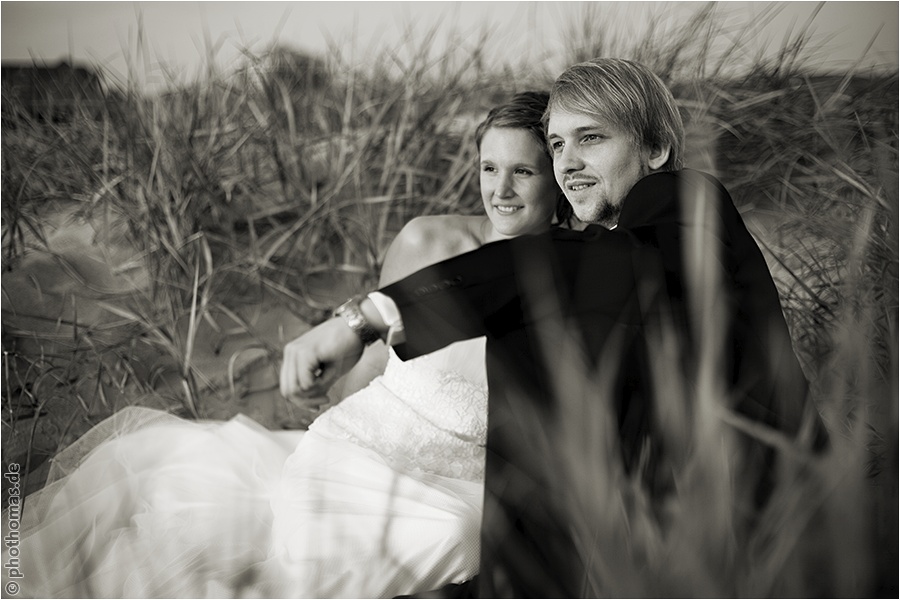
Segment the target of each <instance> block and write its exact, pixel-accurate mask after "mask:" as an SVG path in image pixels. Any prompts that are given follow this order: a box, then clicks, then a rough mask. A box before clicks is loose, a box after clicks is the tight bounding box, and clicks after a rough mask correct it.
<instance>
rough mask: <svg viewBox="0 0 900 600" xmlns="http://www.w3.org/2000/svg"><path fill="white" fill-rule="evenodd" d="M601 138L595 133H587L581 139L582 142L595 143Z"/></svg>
mask: <svg viewBox="0 0 900 600" xmlns="http://www.w3.org/2000/svg"><path fill="white" fill-rule="evenodd" d="M602 137H603V136H601V135H599V134H596V133H589V134H587V135H585V136H584V137H583V138H582V140H583V141H585V142H596V141H598V140H600V139H602Z"/></svg>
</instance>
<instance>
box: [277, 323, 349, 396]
mask: <svg viewBox="0 0 900 600" xmlns="http://www.w3.org/2000/svg"><path fill="white" fill-rule="evenodd" d="M362 351H363V344H362V341H361V340H360V339H359V336H358V335H357V334H356V333H355V332H354V331H353V330H352V329H350V328H349V327H348V326H347V324H346V323H345V322H344V320H343V319H342V318H340V317H335V318H332V319H329V320H328V321H325V322H324V323H322V324H320V325H318V326H316V327H314V328H312V329H310V330H309V331H307V332H306V333H305V334H303V335H301V336H300V337H298V338H297V339H295V340H294V341H292V342H290V343H288V344H287V345H286V346H285V347H284V362H283V364H282V365H281V380H280V385H281V395H282V396H284V397H285V398H286V399H287V400H290V401H291V402H294V403H296V404H301V405H310V406H317V405H319V404H321V403H322V397H323V396H325V393H326V392H327V391H328V389H329V388H330V387H331V386H332V385H334V383H335V381H337V379H338V378H339V377H340V376H341V375H343V374H344V373H346V372H347V371H349V370H350V368H351V367H352V366H353V365H354V364H356V362H357V361H358V360H359V357H360V356H361V355H362Z"/></svg>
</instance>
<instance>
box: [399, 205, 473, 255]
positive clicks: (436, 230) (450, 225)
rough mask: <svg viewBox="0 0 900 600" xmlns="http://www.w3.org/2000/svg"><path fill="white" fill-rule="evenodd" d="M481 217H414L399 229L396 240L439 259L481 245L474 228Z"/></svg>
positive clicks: (404, 245)
mask: <svg viewBox="0 0 900 600" xmlns="http://www.w3.org/2000/svg"><path fill="white" fill-rule="evenodd" d="M483 220H484V219H483V218H482V217H474V216H463V215H430V216H425V217H416V218H414V219H413V220H411V221H410V222H409V223H407V224H406V225H405V226H404V227H403V229H401V230H400V233H399V234H397V241H398V242H399V243H400V244H401V245H402V246H403V248H404V249H406V250H407V251H412V252H420V253H422V254H423V255H425V256H428V257H434V258H436V259H437V260H443V259H445V258H449V257H450V256H455V255H457V254H461V253H462V252H467V251H469V250H474V249H475V248H477V247H478V246H479V245H481V241H480V240H479V238H478V228H479V226H480V225H481V223H482V222H483Z"/></svg>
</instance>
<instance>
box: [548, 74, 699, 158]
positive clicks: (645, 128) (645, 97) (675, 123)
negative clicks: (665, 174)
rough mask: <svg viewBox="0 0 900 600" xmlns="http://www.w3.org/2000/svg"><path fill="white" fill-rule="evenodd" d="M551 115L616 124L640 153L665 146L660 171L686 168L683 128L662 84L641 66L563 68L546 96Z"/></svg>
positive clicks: (669, 96) (670, 96) (673, 102)
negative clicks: (566, 114) (559, 112)
mask: <svg viewBox="0 0 900 600" xmlns="http://www.w3.org/2000/svg"><path fill="white" fill-rule="evenodd" d="M551 110H562V111H565V112H570V113H576V114H585V115H589V116H591V117H594V118H599V119H601V120H604V121H608V122H609V123H611V124H613V125H618V126H620V127H622V128H624V129H625V131H626V132H627V133H629V134H630V135H631V136H633V138H634V141H635V143H637V144H638V145H640V146H642V147H644V148H662V147H665V146H668V147H669V148H670V151H669V159H668V160H667V161H666V163H665V164H664V165H663V166H662V168H661V169H660V170H661V171H677V170H678V169H681V168H682V166H683V164H684V125H683V124H682V121H681V115H680V114H679V113H678V107H677V106H676V105H675V98H674V97H673V96H672V92H671V91H669V88H667V87H666V84H664V83H663V82H662V80H661V79H660V78H659V77H657V76H656V75H655V74H654V73H653V72H652V71H650V70H649V69H648V68H647V67H645V66H644V65H642V64H640V63H637V62H633V61H630V60H624V59H619V58H595V59H593V60H589V61H587V62H583V63H579V64H577V65H574V66H572V67H569V68H568V69H566V70H565V71H564V72H563V74H562V75H560V76H559V78H557V80H556V82H555V83H554V84H553V88H552V89H551V91H550V100H549V102H548V106H547V111H546V113H545V115H544V119H543V122H544V125H545V126H546V124H547V122H548V120H549V117H550V111H551Z"/></svg>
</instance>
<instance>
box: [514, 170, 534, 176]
mask: <svg viewBox="0 0 900 600" xmlns="http://www.w3.org/2000/svg"><path fill="white" fill-rule="evenodd" d="M516 175H531V171H529V170H528V169H516Z"/></svg>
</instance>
